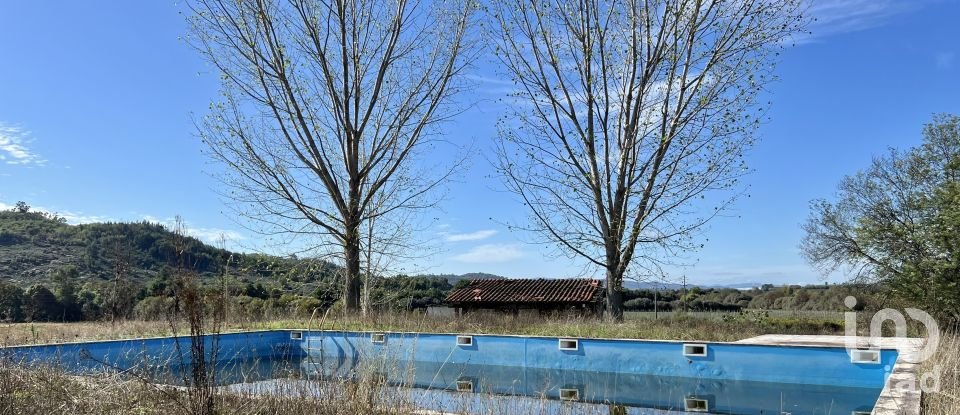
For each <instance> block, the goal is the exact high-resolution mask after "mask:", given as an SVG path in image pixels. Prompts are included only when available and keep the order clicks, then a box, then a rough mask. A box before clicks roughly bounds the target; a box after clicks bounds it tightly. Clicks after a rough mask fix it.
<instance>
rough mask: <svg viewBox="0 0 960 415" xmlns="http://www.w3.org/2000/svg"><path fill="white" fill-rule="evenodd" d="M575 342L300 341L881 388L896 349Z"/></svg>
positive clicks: (386, 355)
mask: <svg viewBox="0 0 960 415" xmlns="http://www.w3.org/2000/svg"><path fill="white" fill-rule="evenodd" d="M577 340H578V341H579V347H578V350H575V351H574V350H560V348H559V344H558V342H559V338H556V337H526V336H498V335H473V344H472V345H471V346H458V345H457V344H456V335H453V334H429V333H385V341H384V342H383V343H382V344H376V343H373V342H372V341H371V333H360V332H309V333H308V332H304V333H303V339H302V340H301V341H300V344H301V350H303V353H304V356H306V359H305V361H306V362H322V363H323V364H324V365H327V366H329V365H331V364H333V365H336V364H339V365H345V366H349V365H354V364H356V362H357V361H362V360H364V359H367V360H370V359H371V358H376V359H381V360H383V361H385V362H388V363H390V364H392V365H394V366H395V367H396V369H397V370H400V371H404V370H409V369H410V367H409V365H416V364H418V363H420V362H424V363H441V364H447V365H458V364H467V365H486V366H507V367H526V368H537V369H555V370H564V371H595V372H612V373H628V374H636V375H655V376H665V377H683V378H697V379H714V380H743V381H757V382H777V383H797V384H809V385H831V386H848V387H865V388H882V387H883V385H884V383H885V382H886V377H887V375H888V374H889V372H890V369H891V368H892V367H893V365H894V363H895V362H896V359H897V352H896V351H895V350H882V351H881V356H880V363H879V364H875V363H852V362H851V360H850V355H849V354H848V352H847V351H846V350H845V349H843V348H831V347H801V346H792V347H787V346H765V345H741V344H730V343H697V344H705V345H706V347H707V355H706V356H705V357H690V356H684V354H683V345H684V343H681V342H669V341H646V340H610V339H577Z"/></svg>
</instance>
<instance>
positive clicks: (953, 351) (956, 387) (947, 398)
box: [921, 328, 960, 415]
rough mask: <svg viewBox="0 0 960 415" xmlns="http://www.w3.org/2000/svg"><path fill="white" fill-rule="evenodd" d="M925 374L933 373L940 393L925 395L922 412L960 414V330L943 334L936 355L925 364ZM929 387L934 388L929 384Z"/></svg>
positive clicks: (935, 414) (944, 414)
mask: <svg viewBox="0 0 960 415" xmlns="http://www.w3.org/2000/svg"><path fill="white" fill-rule="evenodd" d="M934 371H936V372H934ZM923 372H933V373H935V374H937V375H939V376H936V377H935V379H933V381H939V384H938V385H936V386H937V388H938V389H939V390H938V391H933V392H928V393H924V394H923V401H922V405H921V412H922V413H923V414H924V415H958V414H960V330H958V328H954V329H952V330H949V331H946V332H944V333H942V334H941V337H940V347H938V348H937V353H936V355H934V356H933V358H932V359H930V360H929V361H927V362H924V365H923ZM928 386H933V385H932V382H931V384H928Z"/></svg>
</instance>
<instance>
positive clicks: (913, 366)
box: [734, 334, 926, 415]
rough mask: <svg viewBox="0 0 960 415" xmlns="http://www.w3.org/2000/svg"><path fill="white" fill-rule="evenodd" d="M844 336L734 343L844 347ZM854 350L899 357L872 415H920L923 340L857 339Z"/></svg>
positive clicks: (771, 337) (770, 338)
mask: <svg viewBox="0 0 960 415" xmlns="http://www.w3.org/2000/svg"><path fill="white" fill-rule="evenodd" d="M847 341H848V337H847V336H811V335H802V336H800V335H797V336H793V335H786V334H767V335H763V336H757V337H752V338H749V339H744V340H740V341H737V342H734V343H737V344H755V345H764V346H808V347H846V345H847ZM855 341H856V343H855V344H856V347H857V348H877V349H894V350H897V352H898V353H899V356H898V357H897V363H896V364H894V365H893V368H892V370H891V372H890V377H889V378H888V379H887V383H886V385H884V387H883V390H882V391H881V392H880V397H879V398H878V399H877V403H876V405H874V407H873V411H872V412H871V415H919V414H920V395H921V391H920V387H919V381H920V364H921V361H920V351H921V350H922V349H923V346H924V344H925V343H926V340H925V339H922V338H906V337H882V338H877V337H874V338H871V337H857V338H856V339H855Z"/></svg>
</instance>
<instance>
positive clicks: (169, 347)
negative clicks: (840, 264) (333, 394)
mask: <svg viewBox="0 0 960 415" xmlns="http://www.w3.org/2000/svg"><path fill="white" fill-rule="evenodd" d="M205 342H206V345H207V347H206V349H207V350H208V353H209V360H210V361H215V362H216V367H217V370H216V373H217V379H216V381H217V382H218V383H220V384H223V385H234V386H231V387H232V388H234V389H235V390H246V391H254V390H255V391H258V392H262V393H271V392H272V391H273V392H276V391H282V390H285V389H284V387H283V385H287V386H289V385H290V384H299V385H309V384H311V383H317V382H333V381H336V382H342V381H344V380H350V379H358V378H360V377H363V376H367V377H369V376H371V375H373V376H375V377H376V378H377V379H379V380H380V381H381V382H382V383H383V384H384V385H392V386H400V387H401V388H398V390H401V391H402V394H403V395H404V396H403V399H405V400H406V401H407V402H414V403H415V404H416V405H417V406H420V407H424V408H427V409H432V410H438V411H467V412H488V411H487V409H488V408H486V405H489V402H491V400H490V399H485V398H484V397H489V396H497V397H498V399H497V400H498V401H503V400H505V399H506V400H510V401H511V402H512V403H511V404H515V405H521V406H522V405H523V404H524V402H527V401H531V402H534V404H536V405H539V407H540V408H541V409H540V410H539V412H544V413H555V411H551V410H543V408H544V402H545V401H547V402H549V403H550V405H556V406H557V408H567V409H569V408H571V406H572V405H573V406H575V405H584V406H590V405H593V406H597V405H600V406H601V407H604V408H609V411H610V412H611V413H645V411H647V410H667V411H688V412H712V413H729V414H769V413H774V414H778V415H779V414H783V413H789V414H790V415H801V414H838V413H840V414H855V413H869V412H870V411H871V410H872V409H873V406H874V404H875V403H876V401H877V398H878V396H879V395H880V393H881V390H882V389H883V387H884V384H885V382H886V380H887V377H888V376H889V374H890V371H891V368H892V367H893V366H894V364H895V363H896V361H897V358H898V352H897V350H879V349H874V350H863V351H854V352H848V351H847V350H845V349H844V348H841V347H800V346H795V347H785V346H771V345H755V344H731V343H682V342H671V341H647V340H610V339H583V338H556V337H530V336H503V335H462V334H461V335H457V334H435V333H370V332H342V331H297V330H274V331H257V332H243V333H230V334H222V335H220V336H217V337H216V338H214V337H207V338H205ZM189 347H190V346H189V338H186V337H181V338H173V337H166V338H152V339H129V340H118V341H102V342H85V343H67V344H58V345H39V346H23V347H9V348H4V349H0V356H2V357H3V358H4V359H10V360H13V361H16V362H19V363H24V364H35V363H44V364H55V365H58V366H60V367H63V368H65V369H66V370H68V371H71V372H75V373H90V372H97V371H104V370H113V371H125V372H128V373H130V374H132V375H136V376H139V377H145V378H149V379H152V380H155V381H158V382H164V383H178V382H180V381H182V379H184V377H183V376H184V375H185V374H187V373H188V371H189V361H188V360H186V359H185V356H186V351H187V350H189ZM214 353H215V354H214ZM537 402H539V403H537ZM548 406H549V405H548ZM638 411H639V412H638ZM556 413H559V412H556Z"/></svg>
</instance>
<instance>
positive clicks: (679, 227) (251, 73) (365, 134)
mask: <svg viewBox="0 0 960 415" xmlns="http://www.w3.org/2000/svg"><path fill="white" fill-rule="evenodd" d="M190 5H191V8H192V10H193V13H192V15H191V17H190V19H189V22H190V26H191V28H192V36H191V37H190V39H191V41H192V42H193V44H194V45H195V46H196V48H197V50H198V51H199V52H200V53H201V54H202V55H203V56H204V57H206V58H207V60H208V61H209V62H210V63H211V64H212V65H213V66H214V67H215V68H217V70H218V71H219V72H220V75H221V79H222V81H223V83H222V96H223V97H224V98H223V99H222V100H221V101H219V102H215V103H214V104H213V105H212V106H211V108H212V111H211V113H210V114H209V115H208V116H207V117H206V118H205V119H204V121H203V122H202V123H200V134H201V136H202V138H203V141H204V142H205V143H206V144H207V148H208V150H209V154H210V155H211V156H212V157H213V158H214V159H215V160H217V161H219V162H221V163H222V164H223V165H224V166H225V167H226V168H225V172H226V173H225V175H224V176H223V181H224V183H225V185H226V186H228V188H229V190H228V191H227V192H225V193H226V194H228V195H229V196H230V197H232V198H233V199H234V200H235V201H236V202H237V205H236V206H237V213H238V214H239V215H240V216H241V217H245V218H247V219H249V220H250V221H251V222H252V223H253V224H255V225H261V226H262V230H263V231H264V232H265V233H266V234H269V235H276V234H278V233H285V234H289V235H291V236H294V237H296V241H297V245H298V248H301V249H304V250H310V251H312V252H314V253H315V254H317V255H325V256H329V257H330V258H333V259H335V260H336V262H338V263H340V264H342V265H343V275H344V280H343V290H342V293H343V304H344V306H345V308H346V310H348V311H350V312H354V311H358V310H359V309H360V308H361V307H362V305H363V304H364V302H362V301H361V297H362V296H361V286H362V280H363V279H364V278H367V277H370V276H374V275H382V274H383V271H384V269H385V267H388V266H389V264H391V260H397V259H400V260H401V261H402V260H404V259H409V256H408V255H410V252H411V251H416V249H417V248H418V246H419V245H418V244H417V242H418V241H417V240H416V238H413V237H411V235H412V234H413V233H414V232H412V231H414V230H416V229H418V228H417V225H418V223H419V222H418V220H419V219H420V218H423V217H426V215H424V214H422V213H423V212H422V211H423V209H425V208H429V207H432V206H433V205H434V203H435V202H436V200H437V199H436V196H437V192H436V190H437V189H438V188H440V187H441V184H442V183H443V182H444V181H445V179H447V178H448V177H449V175H450V173H451V172H452V171H453V169H454V168H456V167H457V166H458V165H459V164H461V163H458V162H457V161H456V160H455V161H454V162H452V163H451V164H450V165H448V166H446V167H445V166H442V163H438V160H436V157H433V158H432V159H428V157H431V156H432V155H433V154H436V153H435V151H436V149H437V146H438V145H444V144H447V143H450V141H452V140H448V139H445V138H444V135H443V133H445V132H449V131H444V126H445V121H448V120H450V119H451V118H452V117H453V116H454V115H456V114H458V113H459V112H460V111H461V110H462V109H463V108H464V106H463V105H461V104H460V103H459V102H458V101H457V97H458V96H459V95H460V93H461V92H462V91H464V90H465V89H466V88H465V87H466V86H468V85H469V83H470V79H471V78H470V77H469V69H470V65H471V64H472V63H473V62H475V61H477V60H478V59H477V58H478V57H479V56H480V54H481V52H482V51H483V50H484V49H486V48H489V49H490V50H493V51H494V52H495V54H496V56H497V57H498V58H499V61H500V63H501V65H500V69H501V72H502V73H503V74H504V75H505V76H506V77H507V78H508V79H510V80H511V81H512V82H513V84H514V86H515V91H516V93H515V94H512V95H513V96H512V97H510V98H511V99H510V100H509V101H511V102H514V103H515V105H514V106H512V109H511V110H510V111H511V112H512V114H509V115H511V116H508V117H505V121H504V122H503V123H501V124H500V126H499V130H500V133H499V137H498V138H499V140H498V141H497V149H498V151H497V156H496V157H494V158H495V159H496V166H497V169H498V171H499V172H500V174H501V176H502V177H503V179H504V182H505V184H506V187H507V189H509V190H511V191H513V192H514V193H515V194H516V195H517V197H518V198H519V199H520V200H522V201H523V203H524V205H525V206H526V207H527V208H528V209H529V212H530V214H531V220H530V221H529V222H528V223H524V224H517V227H519V228H523V229H527V230H530V231H532V232H535V233H536V234H537V235H540V236H542V237H543V238H544V239H545V240H547V241H549V242H551V243H552V244H554V246H556V247H558V249H559V250H560V251H561V252H563V253H565V254H567V255H569V256H571V257H577V258H580V259H581V260H582V261H583V262H585V263H587V264H590V265H592V266H593V267H594V268H596V269H599V270H600V271H601V272H603V273H605V275H606V279H607V286H608V297H607V298H608V310H609V315H611V316H613V317H614V318H616V319H620V318H622V305H623V285H622V283H623V279H624V278H625V277H626V276H642V275H646V274H656V273H659V272H660V270H659V268H660V265H661V264H662V263H663V262H664V261H665V258H668V259H669V258H672V257H675V254H676V253H677V252H678V251H681V250H686V249H694V248H696V247H697V246H698V245H697V244H696V243H695V242H694V241H693V239H692V236H693V234H694V233H695V231H696V230H697V229H699V228H700V227H701V226H703V225H704V224H705V223H706V222H707V221H708V220H709V219H711V218H712V217H714V216H716V215H717V214H718V213H719V212H721V211H723V210H724V209H725V208H726V207H727V206H729V205H730V203H731V202H732V200H733V199H734V198H735V196H736V195H737V194H738V193H739V192H737V191H733V192H729V191H728V190H730V189H735V188H736V187H737V185H738V183H739V178H740V176H741V175H742V174H744V172H745V171H746V169H745V167H744V163H743V154H744V152H745V151H746V150H747V149H749V148H750V147H751V145H752V143H753V135H754V132H755V130H756V127H757V125H758V122H759V121H760V120H759V118H758V117H757V114H759V113H760V112H758V110H759V109H762V107H763V106H764V105H762V104H761V103H760V102H758V100H757V96H758V94H759V93H760V91H761V90H762V89H763V87H764V86H765V85H766V84H767V83H768V82H770V81H771V80H772V78H773V77H772V75H773V72H772V69H773V64H774V63H775V61H776V60H775V59H774V56H775V54H776V53H777V51H778V50H779V49H780V48H781V47H782V46H783V45H784V44H786V43H788V42H787V41H788V40H789V38H790V36H791V35H793V34H794V33H796V32H797V31H799V30H802V28H803V26H804V24H805V20H804V19H802V18H801V16H800V13H799V9H800V1H799V0H786V1H774V2H770V1H766V0H742V1H735V2H731V1H721V0H656V1H649V0H614V1H606V0H604V1H601V0H585V1H579V2H549V1H539V0H493V1H489V2H482V3H481V2H477V1H474V0H454V1H442V2H439V1H437V2H411V1H407V0H397V1H392V2H384V1H379V0H359V1H349V2H348V1H341V0H293V1H289V2H270V1H249V2H248V1H242V2H235V1H228V0H195V1H193V2H191V3H190ZM483 21H485V23H486V24H483V25H481V24H479V23H481V22H483ZM481 27H483V28H485V29H486V30H488V31H489V32H488V33H481V32H480V28H481ZM453 144H454V145H456V143H453ZM706 196H710V198H709V199H705V197H706ZM707 201H708V202H707ZM694 210H700V211H701V212H706V213H704V214H700V215H697V214H693V213H691V212H692V211H694Z"/></svg>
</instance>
